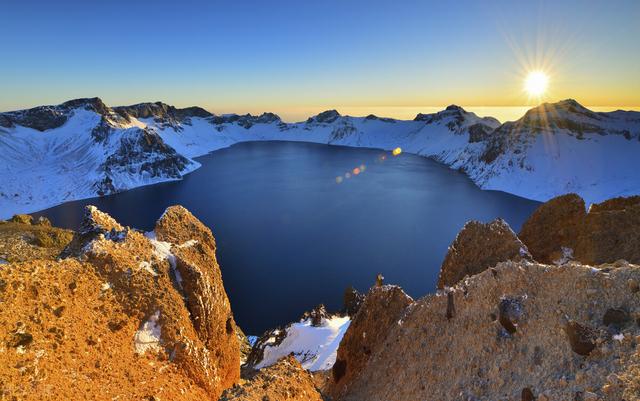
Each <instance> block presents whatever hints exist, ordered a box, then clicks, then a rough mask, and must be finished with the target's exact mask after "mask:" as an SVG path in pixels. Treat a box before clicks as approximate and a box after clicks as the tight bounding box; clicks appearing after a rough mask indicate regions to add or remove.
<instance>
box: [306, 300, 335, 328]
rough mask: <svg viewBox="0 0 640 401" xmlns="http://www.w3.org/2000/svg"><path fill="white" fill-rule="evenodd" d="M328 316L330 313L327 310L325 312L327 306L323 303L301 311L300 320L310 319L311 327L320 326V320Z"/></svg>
mask: <svg viewBox="0 0 640 401" xmlns="http://www.w3.org/2000/svg"><path fill="white" fill-rule="evenodd" d="M329 317H330V314H329V312H327V308H326V307H325V306H324V305H323V304H320V305H318V306H316V307H315V308H313V309H311V310H310V311H307V312H305V313H303V314H302V317H301V318H300V320H307V319H309V320H311V325H312V326H313V327H320V326H322V321H323V320H324V319H327V318H329Z"/></svg>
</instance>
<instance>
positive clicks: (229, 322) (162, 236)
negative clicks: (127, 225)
mask: <svg viewBox="0 0 640 401" xmlns="http://www.w3.org/2000/svg"><path fill="white" fill-rule="evenodd" d="M154 232H155V236H156V239H157V240H159V241H165V242H170V243H172V244H174V245H173V246H172V248H171V252H172V253H173V255H174V257H175V270H176V272H177V273H178V274H179V277H180V279H179V280H177V284H178V287H179V288H181V289H182V293H183V294H184V297H185V302H186V305H187V308H188V310H189V312H190V314H191V320H192V322H193V326H194V328H195V330H196V332H197V333H198V336H199V337H200V339H201V340H202V342H203V343H204V344H205V345H206V347H207V349H209V350H210V351H211V352H212V355H210V356H209V359H210V360H209V363H211V364H213V365H214V366H215V367H216V370H217V371H218V372H223V373H222V375H219V376H221V377H220V381H219V385H218V388H219V389H224V388H226V387H228V386H230V385H231V384H233V383H235V382H236V381H237V379H238V377H239V375H240V344H239V342H238V337H237V334H236V331H237V326H236V323H235V320H234V319H233V314H232V312H231V305H230V303H229V299H228V297H227V294H226V292H225V289H224V284H223V282H222V273H221V271H220V267H219V266H218V262H217V260H216V255H215V251H216V244H215V240H214V238H213V234H212V233H211V230H210V229H209V228H207V227H206V226H204V224H202V223H201V222H200V221H199V220H198V219H196V218H195V217H194V216H193V215H192V214H191V213H190V212H189V211H188V210H186V209H185V208H184V207H182V206H172V207H170V208H168V209H167V210H166V211H165V213H164V214H163V215H162V217H161V218H160V219H159V220H158V222H157V223H156V228H155V230H154ZM214 351H215V352H214Z"/></svg>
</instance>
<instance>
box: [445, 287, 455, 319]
mask: <svg viewBox="0 0 640 401" xmlns="http://www.w3.org/2000/svg"><path fill="white" fill-rule="evenodd" d="M455 315H456V305H455V297H454V295H453V292H451V291H449V292H447V314H446V316H447V319H453V317H454V316H455Z"/></svg>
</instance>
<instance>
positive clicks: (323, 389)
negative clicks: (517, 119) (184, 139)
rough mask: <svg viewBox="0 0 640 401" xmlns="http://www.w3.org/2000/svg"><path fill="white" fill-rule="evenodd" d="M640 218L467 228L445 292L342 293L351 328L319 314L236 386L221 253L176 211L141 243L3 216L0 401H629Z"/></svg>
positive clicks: (574, 202)
mask: <svg viewBox="0 0 640 401" xmlns="http://www.w3.org/2000/svg"><path fill="white" fill-rule="evenodd" d="M637 206H638V199H637V198H616V199H611V200H608V201H605V202H602V203H600V204H595V205H592V206H591V208H590V209H589V210H585V209H584V202H583V201H582V200H581V199H580V198H579V197H578V196H576V195H567V196H562V197H559V198H557V199H553V200H551V201H550V202H548V203H546V204H544V205H542V206H541V207H540V208H539V209H538V210H537V211H536V212H535V213H534V214H533V215H532V216H531V217H530V219H529V220H528V221H527V222H526V223H525V225H524V226H523V229H522V231H521V233H520V235H516V234H515V233H514V232H513V231H512V230H511V229H510V228H509V227H508V225H506V223H504V222H503V221H501V220H497V221H494V222H492V223H489V224H481V223H477V222H470V223H469V224H467V226H465V228H464V229H463V230H462V231H461V233H460V235H459V236H458V237H457V238H456V240H455V241H454V242H453V243H452V246H451V247H450V249H449V252H448V255H447V257H446V258H445V262H444V263H443V266H442V273H441V279H442V280H443V282H444V285H443V287H444V289H442V290H440V291H438V292H437V293H436V294H430V295H427V296H425V297H423V298H420V299H417V300H414V299H412V298H410V297H409V296H407V295H406V294H405V293H404V292H403V291H402V289H401V288H399V287H397V286H393V285H383V284H382V283H381V282H378V283H377V284H376V285H375V286H374V287H373V288H371V290H370V291H369V292H368V293H367V294H366V295H364V296H362V295H360V294H358V293H357V292H355V291H354V290H353V289H348V290H347V291H346V292H345V308H344V309H345V311H350V312H349V313H348V314H337V315H335V314H331V313H328V312H327V311H326V310H325V309H324V307H322V306H319V307H318V308H316V309H314V310H312V311H310V312H308V313H305V314H304V315H303V316H302V318H301V319H300V321H299V322H297V323H293V324H291V325H288V326H286V327H284V328H280V329H275V330H273V331H270V332H268V333H266V334H265V336H263V337H262V338H261V339H260V340H259V341H258V342H257V343H256V344H255V345H254V347H253V350H252V351H251V355H250V356H249V359H248V363H247V364H246V365H245V368H244V369H243V373H242V375H241V369H240V368H241V366H240V363H241V345H240V339H242V338H244V335H243V334H242V333H241V330H240V329H239V328H238V327H237V326H236V324H235V320H234V318H233V313H232V309H231V305H230V304H229V300H228V298H227V295H226V292H225V289H224V284H223V279H222V274H221V272H220V268H219V266H218V263H217V260H216V255H215V252H216V242H215V239H214V237H213V235H212V233H211V231H210V230H209V229H208V228H207V227H205V226H204V225H202V223H201V222H199V221H198V220H197V219H196V218H195V217H194V216H193V215H191V213H189V212H188V211H187V210H186V209H184V208H182V207H180V206H175V207H171V208H169V209H167V210H166V212H165V213H164V214H163V215H162V216H161V217H160V219H159V220H158V222H157V223H156V226H155V229H154V230H153V231H152V232H149V233H146V234H143V233H141V232H138V231H136V230H135V229H132V228H129V227H125V226H122V225H121V224H119V223H118V222H117V221H115V220H114V219H113V218H111V217H110V216H109V215H107V214H105V213H102V212H100V211H99V210H97V209H96V208H94V207H88V208H87V209H86V211H85V218H84V221H83V223H82V226H81V228H80V229H79V230H78V231H77V232H75V233H73V237H71V233H70V232H68V231H65V230H59V229H56V228H53V227H50V225H49V224H48V222H47V221H45V220H42V219H40V220H38V221H35V222H34V221H33V220H32V219H31V218H30V217H29V216H24V215H23V216H15V217H14V218H13V219H11V221H9V222H4V223H2V224H0V245H1V246H2V247H3V248H1V249H2V252H4V253H3V254H2V255H1V257H2V258H3V260H4V262H8V263H3V264H0V302H1V303H2V306H3V307H2V308H0V341H1V343H0V398H2V399H5V398H6V399H26V400H28V399H33V400H40V399H52V400H53V399H97V400H102V399H104V400H112V399H154V400H160V399H171V400H174V399H175V400H194V399H208V400H218V399H221V400H300V401H302V400H320V399H325V400H336V401H337V400H367V401H368V400H414V399H425V400H539V401H544V400H547V401H550V400H639V399H640V380H638V377H639V376H638V372H640V352H639V350H638V342H639V341H640V326H639V325H638V322H639V321H640V298H639V296H640V266H638V265H637V264H635V263H637V262H636V259H635V258H637V255H638V253H637V252H638V249H640V236H638V235H636V234H637V229H638V227H639V226H640V224H639V222H638V216H640V210H638V208H637ZM32 238H36V239H37V238H40V240H33V239H32ZM551 240H553V241H556V244H555V245H554V244H553V243H552V242H551ZM20 241H23V242H20ZM16 244H18V245H16ZM14 245H15V246H14ZM569 246H574V247H575V248H570V249H572V250H575V252H569V251H567V249H569ZM40 248H42V249H40ZM527 250H528V251H529V252H528V251H527ZM558 255H559V256H560V258H558V259H556V257H557V256H558ZM620 256H622V257H623V258H627V259H629V260H630V261H632V262H633V263H630V262H629V261H627V260H623V259H622V258H621V257H620ZM548 260H551V262H548ZM310 371H312V372H310Z"/></svg>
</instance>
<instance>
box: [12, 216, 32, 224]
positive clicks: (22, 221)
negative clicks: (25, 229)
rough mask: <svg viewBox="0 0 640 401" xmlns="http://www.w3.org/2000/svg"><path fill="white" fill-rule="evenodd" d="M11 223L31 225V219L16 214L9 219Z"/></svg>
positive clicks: (30, 217)
mask: <svg viewBox="0 0 640 401" xmlns="http://www.w3.org/2000/svg"><path fill="white" fill-rule="evenodd" d="M9 221H10V222H11V223H18V224H32V223H33V217H32V216H31V215H29V214H16V215H14V216H13V217H12V218H10V219H9Z"/></svg>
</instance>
